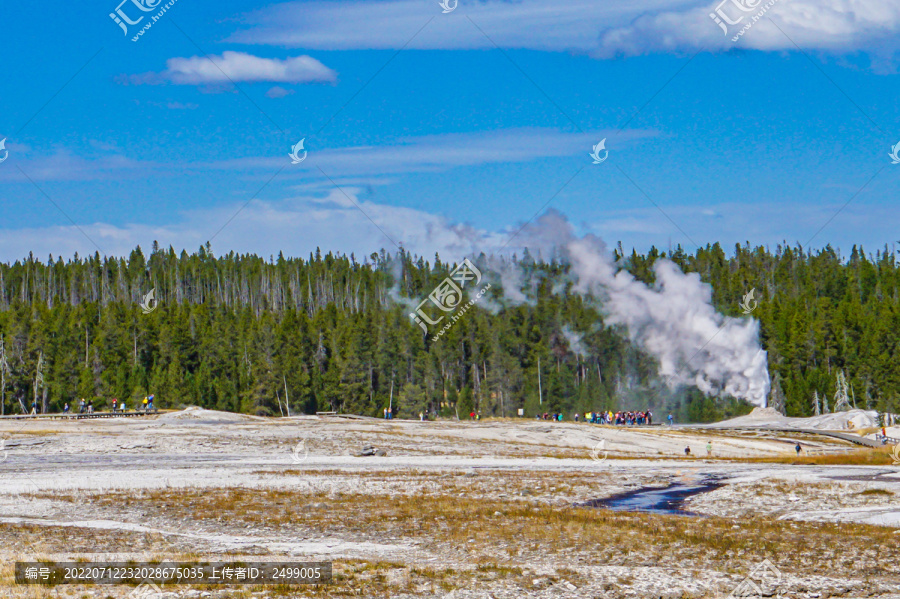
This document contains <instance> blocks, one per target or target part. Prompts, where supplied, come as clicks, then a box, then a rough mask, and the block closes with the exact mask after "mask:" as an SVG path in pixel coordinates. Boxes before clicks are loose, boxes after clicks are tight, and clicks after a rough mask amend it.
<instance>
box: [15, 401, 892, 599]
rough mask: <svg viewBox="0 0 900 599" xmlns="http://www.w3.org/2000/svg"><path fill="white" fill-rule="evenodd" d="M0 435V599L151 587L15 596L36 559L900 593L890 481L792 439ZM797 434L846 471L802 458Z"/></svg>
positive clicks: (432, 580) (803, 592) (538, 590)
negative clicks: (614, 501)
mask: <svg viewBox="0 0 900 599" xmlns="http://www.w3.org/2000/svg"><path fill="white" fill-rule="evenodd" d="M0 435H2V437H3V439H4V451H3V452H2V454H0V459H2V461H0V552H2V554H3V563H4V567H3V569H2V571H0V596H2V597H29V598H38V597H73V598H75V597H77V598H85V599H87V598H107V597H111V598H122V597H129V596H130V597H132V599H137V594H136V593H137V592H144V591H145V590H146V589H141V590H138V591H136V590H135V589H134V588H132V587H125V586H74V585H66V586H57V587H53V588H43V587H37V586H30V585H28V586H26V585H16V584H15V583H14V581H13V563H14V562H15V561H16V560H22V559H35V558H42V559H54V560H58V561H75V560H93V561H104V562H110V561H125V560H169V561H173V560H181V561H192V560H193V561H196V560H203V559H206V560H221V561H226V560H231V561H234V560H238V559H244V560H249V561H304V560H305V561H330V562H333V564H334V583H333V584H330V585H320V586H311V587H297V586H286V585H282V586H244V587H241V586H236V585H233V586H230V587H217V586H214V585H199V586H196V585H195V586H166V587H164V588H162V589H161V594H157V595H153V594H148V596H147V597H148V598H150V597H152V598H153V599H156V597H164V598H166V599H170V598H176V597H179V598H180V597H210V598H217V597H247V598H250V597H256V598H261V597H267V598H275V597H305V596H309V597H343V596H347V597H435V598H438V597H440V598H447V597H454V598H468V597H471V598H476V597H494V598H497V599H500V598H507V597H508V598H513V597H515V598H522V597H604V598H605V597H622V598H625V597H634V598H641V599H643V598H646V597H667V598H675V597H727V596H729V595H730V594H731V595H732V596H748V595H746V594H744V595H741V593H742V592H744V591H747V592H752V593H757V596H776V595H780V596H783V597H808V598H824V597H832V596H833V597H900V534H897V533H898V531H900V501H898V500H897V497H898V493H900V467H898V466H895V465H893V464H892V461H891V460H890V459H885V458H886V456H887V455H888V454H879V455H878V456H875V458H879V459H874V458H873V456H872V455H869V454H871V452H869V453H867V454H865V455H863V454H860V453H859V452H858V451H857V450H855V449H854V446H852V445H851V444H849V443H846V442H844V441H841V440H837V439H828V438H825V437H819V436H814V435H808V434H805V433H801V434H792V433H784V432H747V431H743V430H742V431H736V430H727V429H716V430H697V429H679V428H678V427H675V428H672V429H670V428H668V427H659V428H654V429H652V430H650V429H639V430H626V429H613V428H610V427H600V426H595V425H589V424H584V423H580V424H575V423H549V422H543V421H540V422H538V421H525V420H519V421H514V420H507V421H481V422H477V423H453V422H441V423H429V422H426V423H420V422H405V421H390V422H386V421H383V420H374V419H360V418H355V419H351V418H336V417H322V418H317V417H298V418H291V419H287V418H284V419H262V418H254V417H247V416H239V415H233V414H222V413H217V412H209V411H205V410H197V409H190V410H187V411H183V412H177V413H169V414H164V415H160V416H155V417H147V418H141V419H128V420H126V419H115V420H91V421H78V422H75V421H59V420H54V421H45V420H38V421H11V420H3V421H0ZM798 440H799V441H801V443H802V444H803V446H804V448H810V449H815V450H817V451H818V452H821V453H825V454H827V456H829V457H830V458H835V456H837V457H836V458H835V459H837V458H840V459H839V461H840V460H843V461H844V462H845V463H843V464H841V463H833V464H829V463H815V461H811V460H803V459H801V460H798V459H797V458H796V456H794V455H793V453H794V452H793V447H794V444H795V443H796V442H797V441H798ZM707 443H711V444H712V452H711V453H712V455H710V456H708V457H707V455H706V445H707ZM685 446H691V448H692V456H693V457H691V458H686V457H685V456H684V451H683V450H684V447H685ZM879 460H880V461H879ZM854 463H858V464H867V465H854ZM703 482H717V483H719V484H720V485H721V486H719V487H717V488H713V489H711V490H709V491H708V492H704V493H699V494H697V495H694V496H692V497H690V498H689V499H687V500H686V502H685V504H684V509H685V510H687V511H689V512H691V513H693V514H696V515H692V516H688V515H673V514H660V513H641V512H628V511H614V510H607V509H595V508H586V507H575V505H576V504H578V503H581V502H585V501H589V500H592V499H599V498H609V497H614V496H618V495H620V494H622V493H627V492H630V491H640V490H643V489H647V488H664V487H668V486H670V485H677V486H680V487H693V486H696V485H699V484H701V483H703ZM673 488H675V487H673ZM748 589H749V591H748ZM154 593H155V591H154Z"/></svg>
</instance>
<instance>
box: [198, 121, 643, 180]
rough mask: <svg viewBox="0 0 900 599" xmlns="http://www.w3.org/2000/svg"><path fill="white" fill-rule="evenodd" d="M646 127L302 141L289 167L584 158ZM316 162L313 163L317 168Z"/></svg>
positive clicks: (431, 166)
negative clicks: (381, 141)
mask: <svg viewBox="0 0 900 599" xmlns="http://www.w3.org/2000/svg"><path fill="white" fill-rule="evenodd" d="M656 135H657V133H656V132H655V131H652V130H640V129H630V130H625V131H623V132H622V133H621V134H619V135H615V132H614V131H611V130H607V131H589V132H585V133H568V132H564V131H558V130H555V129H547V128H537V127H531V128H516V129H501V130H497V131H487V132H484V131H480V132H474V133H451V134H443V135H426V136H419V137H407V138H403V139H400V140H398V141H397V142H395V143H391V144H385V145H380V146H356V147H346V148H321V149H320V148H317V147H316V145H315V141H314V140H313V141H312V142H308V143H307V144H306V149H307V150H308V151H309V159H308V160H306V161H305V162H304V163H303V164H302V166H297V167H296V168H294V169H292V171H288V172H285V173H284V174H285V175H288V176H289V175H290V174H291V173H292V172H297V173H302V175H303V177H304V178H308V177H309V172H310V171H312V172H313V173H314V174H315V175H319V170H318V169H319V168H321V169H322V170H324V171H325V172H326V173H328V174H329V175H330V176H342V177H347V176H354V175H355V176H361V175H378V176H382V175H390V174H400V173H413V172H439V171H447V170H450V169H453V168H459V167H467V166H479V165H485V164H497V163H523V162H531V161H535V160H543V159H548V158H562V157H568V156H582V157H583V158H584V159H585V160H589V159H588V152H590V150H591V147H592V146H593V144H595V143H597V141H599V140H600V139H603V138H608V140H607V143H606V146H607V148H609V149H610V151H611V152H615V151H617V150H618V149H620V148H622V147H623V146H625V145H626V144H630V143H632V142H634V141H635V140H640V139H644V138H650V137H655V136H656ZM282 163H283V159H282V158H281V156H274V157H272V158H263V157H253V158H236V159H233V160H224V161H218V162H214V163H209V164H206V165H204V166H206V167H209V168H217V169H247V168H266V169H272V168H278V166H279V165H280V164H282ZM317 167H318V168H317Z"/></svg>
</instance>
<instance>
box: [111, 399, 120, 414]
mask: <svg viewBox="0 0 900 599" xmlns="http://www.w3.org/2000/svg"><path fill="white" fill-rule="evenodd" d="M117 403H119V400H118V399H117V398H115V397H113V400H112V411H113V414H115V413H116V404H117Z"/></svg>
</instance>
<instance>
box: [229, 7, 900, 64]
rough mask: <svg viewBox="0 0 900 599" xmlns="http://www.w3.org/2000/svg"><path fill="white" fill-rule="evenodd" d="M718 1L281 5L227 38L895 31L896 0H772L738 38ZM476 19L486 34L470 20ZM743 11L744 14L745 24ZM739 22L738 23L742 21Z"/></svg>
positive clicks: (603, 53)
mask: <svg viewBox="0 0 900 599" xmlns="http://www.w3.org/2000/svg"><path fill="white" fill-rule="evenodd" d="M766 1H767V0H726V2H725V4H724V5H722V6H721V9H722V11H725V12H726V14H727V15H729V18H731V19H733V20H736V18H737V17H738V16H740V15H751V16H752V15H753V14H755V13H756V12H757V11H756V10H754V11H753V12H742V11H741V10H740V9H739V8H737V4H739V3H743V6H745V7H751V6H752V7H760V6H762V5H764V4H765V3H766ZM720 3H721V0H713V1H710V0H637V1H636V2H629V3H625V2H597V1H596V0H571V1H568V2H559V1H558V0H520V1H517V2H508V1H504V0H480V1H475V0H460V3H459V6H458V8H457V10H455V11H454V13H453V14H451V15H447V16H446V17H445V16H443V15H440V14H437V18H435V19H434V20H433V21H431V22H430V23H429V24H428V26H427V27H426V28H425V29H423V30H422V31H421V32H420V33H418V35H415V38H414V39H412V40H411V41H410V38H412V37H413V35H414V34H416V32H417V31H419V29H420V28H422V26H423V24H424V23H425V22H427V21H428V19H429V18H431V17H433V16H435V14H436V13H437V12H438V10H439V7H437V6H434V7H432V6H430V5H429V3H427V2H421V1H420V0H388V1H380V2H369V1H361V0H357V1H350V2H327V1H313V2H287V3H282V4H275V5H273V6H270V7H267V8H265V9H262V10H260V11H257V12H254V13H250V14H249V15H247V16H246V17H245V22H246V23H247V24H248V25H249V27H248V28H247V29H245V30H243V31H239V32H237V33H235V34H233V35H232V36H231V38H230V41H234V42H239V43H250V44H267V45H276V46H287V47H297V48H316V49H326V50H347V49H374V48H392V49H393V48H400V47H403V46H404V44H406V43H407V42H408V45H407V46H406V47H408V48H418V49H447V50H452V49H476V48H493V47H494V43H496V44H497V45H499V46H501V47H503V48H528V49H535V50H548V51H579V52H584V53H589V54H592V55H594V56H596V57H601V58H607V57H612V56H616V55H635V54H647V53H655V52H672V51H679V50H691V49H709V50H727V49H730V48H733V47H740V48H752V49H758V50H794V49H795V48H794V45H793V43H792V42H791V41H790V40H789V39H787V38H786V37H785V36H784V35H783V34H782V33H781V32H780V31H778V29H777V28H775V27H774V26H773V25H772V24H771V23H769V22H768V21H767V20H766V19H767V17H771V18H772V19H773V20H774V21H775V22H776V23H777V24H778V25H779V27H781V28H782V29H784V30H785V32H786V33H787V34H788V35H789V36H790V37H791V38H792V39H793V41H795V42H796V43H797V44H798V45H799V46H800V47H801V48H804V49H820V50H833V51H853V50H866V51H869V50H871V51H873V52H874V53H876V54H877V53H881V54H890V53H891V52H892V51H893V50H895V49H896V48H897V45H898V44H897V41H896V39H894V38H895V37H896V33H897V31H898V28H900V3H898V2H896V1H895V0H892V1H888V2H885V1H884V0H777V2H775V4H774V6H773V7H772V8H771V9H770V10H769V12H768V13H767V15H766V17H763V18H762V19H760V20H759V22H757V23H756V24H755V25H754V27H753V28H752V29H751V30H750V31H748V32H746V34H745V35H744V36H742V37H741V38H740V40H739V41H738V42H737V43H734V42H732V41H731V38H732V37H733V35H734V34H735V33H736V31H737V30H739V29H740V26H741V25H737V26H733V27H732V28H730V29H729V31H728V33H727V35H726V34H725V33H724V32H723V31H722V29H720V28H719V26H718V25H717V24H716V23H715V22H714V21H713V20H712V19H711V18H710V16H709V14H710V13H711V12H713V11H715V10H716V8H719V7H720ZM466 17H469V18H471V19H472V21H474V22H475V23H477V24H478V27H480V28H481V29H482V30H483V31H484V33H485V34H487V35H488V36H490V38H491V39H490V40H488V39H487V38H486V37H485V35H484V34H483V33H482V32H481V31H479V30H478V28H476V27H474V26H473V25H472V23H471V22H469V20H468V18H466ZM749 18H750V17H749V16H748V17H745V19H744V20H743V23H746V22H747V20H748V19H749ZM743 23H742V24H743Z"/></svg>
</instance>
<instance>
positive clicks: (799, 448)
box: [794, 441, 803, 457]
mask: <svg viewBox="0 0 900 599" xmlns="http://www.w3.org/2000/svg"><path fill="white" fill-rule="evenodd" d="M801 449H803V448H802V447H800V441H797V446H796V447H794V450H795V451H796V452H797V457H800V450H801Z"/></svg>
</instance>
